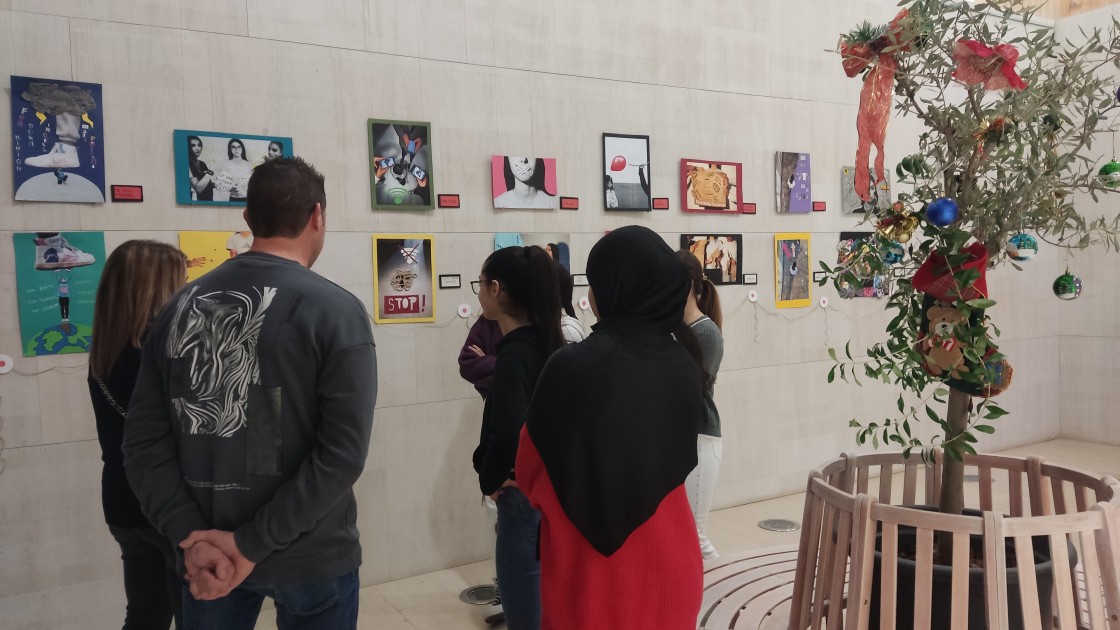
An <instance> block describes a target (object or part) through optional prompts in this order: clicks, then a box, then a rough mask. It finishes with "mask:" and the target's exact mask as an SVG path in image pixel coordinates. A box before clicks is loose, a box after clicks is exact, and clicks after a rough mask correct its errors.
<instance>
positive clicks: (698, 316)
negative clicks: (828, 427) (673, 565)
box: [677, 250, 723, 560]
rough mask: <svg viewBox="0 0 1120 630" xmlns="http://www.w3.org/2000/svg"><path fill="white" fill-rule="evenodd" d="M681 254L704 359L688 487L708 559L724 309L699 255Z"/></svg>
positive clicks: (719, 448) (691, 321)
mask: <svg viewBox="0 0 1120 630" xmlns="http://www.w3.org/2000/svg"><path fill="white" fill-rule="evenodd" d="M677 257H678V258H680V259H681V260H682V261H684V264H685V266H686V267H688V275H689V277H690V278H691V280H692V285H691V287H692V288H691V290H690V291H689V292H688V302H686V303H685V307H684V323H686V324H688V327H689V329H691V330H692V332H693V334H694V335H696V340H697V341H698V342H699V343H700V351H701V353H702V354H703V359H704V422H703V423H702V424H701V425H700V431H699V433H698V434H697V436H696V456H697V464H696V468H695V469H694V470H693V471H692V473H691V474H689V475H688V480H687V481H685V489H686V490H687V491H688V500H689V503H691V504H692V516H693V517H694V518H695V519H696V534H697V535H698V536H699V537H700V551H701V553H703V554H704V559H705V560H711V559H713V558H718V557H719V553H717V552H716V548H715V545H713V544H712V541H710V540H708V512H709V511H710V510H711V509H712V497H714V496H715V492H716V480H717V479H719V465H720V461H721V460H722V459H723V437H722V436H723V434H722V433H721V432H720V422H719V410H718V409H716V403H715V400H714V399H713V398H712V392H713V390H714V388H715V384H716V373H718V372H719V365H720V363H722V362H723V333H722V331H723V311H722V310H721V309H720V304H719V294H718V293H716V285H715V284H714V283H713V282H712V280H711V279H710V278H708V276H707V275H705V273H704V268H703V267H702V266H701V265H700V261H699V260H698V259H697V258H696V256H695V255H694V254H693V253H692V252H690V251H687V250H682V251H679V252H677Z"/></svg>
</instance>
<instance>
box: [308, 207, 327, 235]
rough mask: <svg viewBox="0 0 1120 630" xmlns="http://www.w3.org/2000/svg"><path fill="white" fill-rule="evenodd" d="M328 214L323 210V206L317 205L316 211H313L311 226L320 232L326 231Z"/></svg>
mask: <svg viewBox="0 0 1120 630" xmlns="http://www.w3.org/2000/svg"><path fill="white" fill-rule="evenodd" d="M326 222H327V217H326V212H325V211H324V210H323V204H321V203H316V204H315V209H314V210H312V211H311V225H313V226H315V229H316V230H318V231H320V232H321V231H323V230H325V229H326Z"/></svg>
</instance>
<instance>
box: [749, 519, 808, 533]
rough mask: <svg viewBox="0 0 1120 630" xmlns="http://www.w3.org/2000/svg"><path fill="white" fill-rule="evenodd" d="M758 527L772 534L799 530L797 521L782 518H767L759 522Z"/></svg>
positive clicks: (799, 526) (799, 525)
mask: <svg viewBox="0 0 1120 630" xmlns="http://www.w3.org/2000/svg"><path fill="white" fill-rule="evenodd" d="M758 526H759V527H761V528H762V529H765V530H768V531H772V532H792V531H796V530H798V529H801V524H800V523H798V522H797V521H790V520H787V519H784V518H768V519H766V520H765V521H759V522H758Z"/></svg>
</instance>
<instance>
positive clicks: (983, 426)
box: [972, 424, 996, 435]
mask: <svg viewBox="0 0 1120 630" xmlns="http://www.w3.org/2000/svg"><path fill="white" fill-rule="evenodd" d="M972 428H973V429H976V430H977V431H979V432H981V433H987V434H989V435H991V434H992V433H995V432H996V428H995V427H993V426H991V425H987V424H978V425H976V426H974V427H972Z"/></svg>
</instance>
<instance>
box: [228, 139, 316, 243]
mask: <svg viewBox="0 0 1120 630" xmlns="http://www.w3.org/2000/svg"><path fill="white" fill-rule="evenodd" d="M324 182H325V180H324V179H323V175H322V173H320V172H319V171H317V170H315V167H314V166H312V165H311V164H310V163H308V162H305V161H304V160H303V158H298V157H280V158H276V159H274V160H268V161H267V162H264V163H262V164H260V165H259V166H257V167H256V168H255V169H253V176H252V177H250V178H249V194H248V196H247V198H246V203H245V219H246V221H247V222H248V223H249V229H250V230H252V231H253V235H254V236H259V237H261V238H272V237H276V236H279V237H284V238H295V237H297V236H299V235H300V233H301V232H303V228H305V227H307V221H308V220H309V219H310V218H311V213H312V212H313V211H314V210H315V204H317V203H318V204H321V205H322V208H323V210H324V211H326V208H327V192H326V190H325V188H324Z"/></svg>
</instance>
